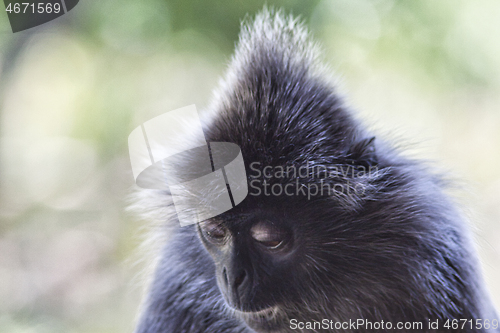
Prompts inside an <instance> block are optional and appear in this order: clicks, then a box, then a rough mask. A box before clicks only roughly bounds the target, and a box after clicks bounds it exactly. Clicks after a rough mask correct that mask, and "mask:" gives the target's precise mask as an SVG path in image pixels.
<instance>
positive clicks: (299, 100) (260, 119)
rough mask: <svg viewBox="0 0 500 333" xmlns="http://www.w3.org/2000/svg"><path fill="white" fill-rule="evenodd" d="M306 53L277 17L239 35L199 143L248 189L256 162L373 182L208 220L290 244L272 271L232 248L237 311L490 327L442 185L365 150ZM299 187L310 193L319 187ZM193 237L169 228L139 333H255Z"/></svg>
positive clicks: (464, 236) (245, 207) (306, 44)
mask: <svg viewBox="0 0 500 333" xmlns="http://www.w3.org/2000/svg"><path fill="white" fill-rule="evenodd" d="M315 52H316V51H315V46H314V45H313V44H312V43H311V42H310V41H309V37H308V36H307V32H306V31H305V30H304V28H303V27H302V26H301V25H300V24H298V23H297V22H295V21H293V20H292V19H291V18H284V17H283V16H282V15H281V14H270V13H268V12H267V11H264V12H263V13H262V14H260V15H259V16H258V17H257V19H256V20H255V21H254V22H253V23H251V24H247V25H244V28H243V32H242V36H241V38H240V43H239V47H238V49H237V51H236V55H235V57H234V59H233V62H232V65H231V67H230V71H229V72H228V75H227V77H226V80H225V81H224V82H223V83H222V88H221V90H220V92H219V94H218V96H217V98H216V99H215V102H214V103H213V105H212V106H211V110H212V111H214V112H213V113H212V116H211V117H209V118H210V119H209V120H207V122H206V135H207V139H208V141H217V142H233V143H236V144H238V145H239V146H240V147H241V150H242V153H243V157H244V159H245V163H246V168H247V175H248V176H249V181H251V180H253V179H254V178H252V177H251V176H252V175H253V172H252V170H251V169H250V163H252V162H256V161H257V162H260V163H261V165H262V166H264V165H270V166H278V165H281V166H297V167H298V166H301V165H305V164H307V163H309V164H310V165H327V166H329V167H330V168H333V166H345V167H347V166H349V167H350V168H355V169H356V170H358V169H359V168H362V167H369V166H376V170H377V171H374V172H373V173H371V174H370V175H366V176H363V177H352V176H349V175H345V174H342V173H339V174H338V177H335V178H333V179H329V180H328V181H330V182H339V183H342V184H348V185H347V186H350V187H353V186H355V185H356V184H358V183H359V184H362V186H363V188H364V189H365V190H366V191H365V192H364V193H362V194H358V195H341V194H340V195H336V196H331V197H325V196H317V197H314V198H311V199H310V200H307V198H305V197H303V196H301V195H299V196H294V197H286V196H264V195H260V196H253V195H249V196H248V197H247V198H246V199H245V200H244V201H243V202H242V203H241V204H240V205H239V206H237V207H236V208H235V209H233V210H231V211H229V212H227V213H225V214H223V215H221V216H219V217H218V219H220V220H221V221H223V223H224V224H225V225H227V226H228V227H229V228H233V229H234V230H236V229H235V228H240V229H241V228H244V227H243V226H244V225H245V223H252V222H253V221H256V220H259V219H262V218H265V219H276V220H279V221H280V222H279V223H284V224H287V225H289V226H290V228H292V230H293V234H294V235H295V240H294V247H295V251H294V253H293V257H292V260H288V261H287V260H283V261H282V262H280V263H276V262H273V261H271V260H269V259H266V258H260V257H259V254H257V253H256V252H255V250H253V249H252V248H247V247H244V246H241V247H238V249H237V252H236V255H237V256H240V259H239V260H241V261H243V262H244V263H243V264H248V265H253V266H252V267H253V271H252V281H253V289H252V290H251V291H249V295H250V296H249V298H248V302H247V303H246V304H244V305H242V307H243V308H245V309H246V310H259V309H261V308H263V307H264V306H267V305H274V304H278V310H277V314H276V317H275V319H274V321H272V322H271V323H270V324H269V326H268V327H269V330H271V329H272V328H273V329H274V328H275V329H276V331H278V332H292V331H293V332H297V331H298V330H291V329H290V328H289V326H290V325H289V319H292V318H295V319H297V320H298V321H312V320H319V321H320V320H322V319H324V318H326V319H329V320H334V321H348V320H349V319H353V320H356V319H358V318H364V319H369V320H371V321H373V322H375V321H382V320H383V321H385V322H387V321H391V322H393V323H396V322H399V321H404V322H412V321H421V322H423V323H424V329H425V328H426V325H427V323H428V320H431V321H434V320H436V319H439V320H440V321H441V324H442V323H444V321H445V320H446V319H478V318H479V319H490V320H491V319H495V316H496V314H495V312H494V309H493V307H492V305H491V303H490V301H489V297H488V295H487V294H486V292H485V290H484V289H483V281H482V278H481V276H480V273H479V272H480V269H479V267H478V260H477V259H476V255H475V253H474V247H473V245H472V244H471V242H470V236H469V231H468V230H467V226H466V223H465V222H464V219H463V218H462V217H461V216H460V214H459V212H458V210H457V209H456V208H455V207H454V204H453V203H452V202H451V201H450V200H449V198H448V197H447V196H446V195H445V194H444V192H443V191H444V189H443V188H444V187H445V185H444V182H443V181H442V180H441V178H440V177H438V176H436V175H434V174H433V173H432V172H430V171H429V170H427V169H426V168H425V167H423V166H422V165H421V164H420V163H418V162H416V161H413V160H410V159H407V158H404V157H402V156H401V155H400V154H399V153H397V152H396V151H395V150H393V149H391V148H389V147H388V146H386V145H385V144H384V143H383V142H382V141H381V140H379V139H375V140H373V135H371V134H370V133H368V132H367V131H366V130H365V129H364V128H363V127H361V126H360V125H359V124H358V123H357V121H356V120H355V119H354V118H353V117H352V115H351V113H350V112H349V110H348V108H346V107H345V106H344V105H343V103H342V101H341V100H340V98H339V97H338V94H337V93H336V92H335V90H334V89H333V88H332V84H330V83H329V82H328V81H327V80H326V79H324V78H323V77H322V76H321V72H322V71H323V70H322V68H321V66H320V65H318V62H317V60H316V58H315ZM268 181H269V183H270V184H273V183H275V182H286V181H288V182H293V181H295V179H287V180H283V179H270V180H268ZM299 181H300V184H304V185H307V184H312V183H316V184H317V183H318V182H319V181H320V179H318V178H314V177H306V178H301V179H300V180H299ZM250 191H252V190H251V189H250ZM171 223H175V221H174V222H171ZM196 229H197V226H195V225H192V226H188V227H184V228H180V227H178V228H174V230H173V231H172V233H173V234H172V236H171V238H170V240H169V242H168V243H167V244H166V245H165V246H164V248H163V250H162V254H161V260H160V262H159V264H158V267H157V270H156V273H155V278H154V281H153V283H152V286H151V289H150V292H149V296H148V298H147V301H146V304H145V306H146V307H145V311H144V313H143V314H142V318H141V320H140V323H139V325H138V328H137V331H136V332H137V333H159V332H166V333H171V332H172V333H181V332H186V333H188V332H189V333H194V332H196V333H224V332H253V331H252V330H251V329H250V328H248V327H247V326H246V324H245V323H244V321H243V320H242V319H241V318H240V315H239V314H238V313H237V312H234V311H232V310H230V309H229V308H228V306H227V305H226V301H225V300H224V298H223V297H222V295H221V292H220V290H219V288H218V286H217V282H216V273H215V265H214V260H213V259H212V257H211V256H210V255H209V253H208V252H207V251H206V249H205V248H204V246H203V244H202V242H201V241H200V238H199V237H200V236H199V235H198V234H197V232H196ZM233 229H231V230H233ZM240 229H238V230H240ZM241 230H243V229H241ZM280 265H281V266H280ZM259 288H260V289H259ZM344 331H345V332H351V330H344ZM394 331H396V330H394ZM400 331H401V330H400ZM426 331H427V330H426ZM430 331H431V330H429V332H430ZM440 331H446V330H444V329H443V328H442V327H441V329H440ZM493 331H494V330H489V331H488V332H493ZM304 332H306V330H304ZM358 332H364V330H358ZM456 332H483V330H480V329H472V330H471V329H463V330H461V329H459V330H456Z"/></svg>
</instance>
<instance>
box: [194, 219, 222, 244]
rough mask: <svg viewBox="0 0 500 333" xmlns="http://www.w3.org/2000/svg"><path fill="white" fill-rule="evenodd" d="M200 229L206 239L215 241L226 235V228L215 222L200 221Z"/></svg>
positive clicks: (220, 240) (217, 241) (219, 240)
mask: <svg viewBox="0 0 500 333" xmlns="http://www.w3.org/2000/svg"><path fill="white" fill-rule="evenodd" d="M200 229H201V231H202V232H203V234H204V235H205V237H206V238H207V239H208V240H210V241H212V242H215V243H220V242H222V241H224V239H225V238H226V236H227V229H226V228H225V227H224V226H223V225H222V224H220V223H217V222H203V223H200Z"/></svg>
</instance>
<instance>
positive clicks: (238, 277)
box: [233, 269, 247, 290]
mask: <svg viewBox="0 0 500 333" xmlns="http://www.w3.org/2000/svg"><path fill="white" fill-rule="evenodd" d="M246 277H247V272H246V271H245V270H244V269H243V270H241V271H239V272H238V274H237V275H236V277H235V278H234V283H233V288H234V290H238V289H239V288H240V286H241V285H242V284H243V282H244V281H245V279H246Z"/></svg>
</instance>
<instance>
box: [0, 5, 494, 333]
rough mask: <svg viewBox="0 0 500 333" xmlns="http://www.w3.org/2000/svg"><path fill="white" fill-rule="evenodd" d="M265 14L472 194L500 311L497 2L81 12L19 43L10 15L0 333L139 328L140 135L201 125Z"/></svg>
mask: <svg viewBox="0 0 500 333" xmlns="http://www.w3.org/2000/svg"><path fill="white" fill-rule="evenodd" d="M264 3H267V5H268V7H275V8H284V10H285V12H287V13H293V14H294V15H300V16H301V17H302V18H303V19H304V20H305V21H306V23H307V25H308V26H310V27H311V30H312V32H313V34H314V35H315V37H316V39H317V40H318V42H319V43H320V44H321V45H322V46H323V49H324V51H325V52H324V58H325V61H326V62H327V63H328V64H329V65H330V66H331V67H333V68H334V69H335V71H336V72H337V74H338V75H339V76H340V77H341V79H342V80H341V82H340V90H341V91H343V90H347V92H348V96H349V101H350V102H351V104H352V106H353V108H354V109H355V110H360V111H357V112H359V116H360V117H362V118H363V119H364V120H365V121H366V122H367V123H368V125H370V126H371V127H374V128H377V127H378V128H379V129H383V131H382V133H386V136H387V137H389V138H394V137H396V138H399V137H404V138H413V139H414V140H415V141H417V142H423V144H421V145H420V146H419V148H418V149H416V150H415V154H417V155H418V154H420V155H419V156H423V157H425V158H434V159H437V160H439V162H440V165H444V167H446V168H449V169H452V170H455V171H456V173H457V174H458V175H460V176H463V178H465V179H466V180H467V181H469V182H471V183H472V186H471V188H473V189H474V192H475V193H476V194H475V195H470V194H465V195H464V197H459V198H458V199H457V200H463V201H464V202H465V203H466V205H467V206H470V207H474V208H476V207H477V211H478V212H477V213H475V214H472V213H471V214H470V215H471V219H472V221H473V223H474V225H475V227H476V228H477V230H478V231H477V232H476V233H477V240H478V243H479V249H480V255H481V258H482V260H483V262H484V263H485V265H484V268H485V272H486V278H487V280H488V282H489V284H490V288H491V290H492V291H493V293H494V296H495V299H496V300H497V302H500V286H499V284H498V282H497V281H498V280H499V279H500V269H499V268H500V247H499V245H498V244H500V223H499V221H500V175H499V174H498V170H497V169H498V167H497V165H498V164H499V163H500V110H499V108H500V20H498V17H500V2H498V1H497V0H479V1H476V0H441V1H433V0H420V1H399V0H322V1H319V0H318V1H299V0H291V1H285V0H279V1H242V0H237V1H230V0H223V1H201V0H187V1H186V0H185V1H181V0H169V1H164V0H149V1H136V0H120V1H118V0H103V1H80V3H79V5H78V6H77V7H76V8H75V9H73V10H72V11H71V12H69V13H68V14H67V15H64V16H63V17H61V18H59V19H57V20H55V21H52V22H50V23H47V24H45V25H43V26H40V27H37V28H34V29H30V30H27V31H24V32H20V33H17V34H12V33H11V32H10V31H9V27H8V21H7V20H6V15H4V14H0V61H1V65H2V67H1V68H2V71H1V72H0V280H1V283H0V300H1V301H0V332H8V333H12V332H110V333H111V332H123V331H131V330H132V328H133V320H132V318H134V316H135V314H136V313H137V309H138V306H139V302H140V296H141V290H142V287H143V285H144V283H143V281H142V280H141V278H140V273H138V272H140V271H141V270H142V269H143V268H144V267H146V266H148V263H147V262H146V263H142V264H138V265H137V266H136V265H135V264H134V263H135V262H136V261H137V260H138V258H140V257H142V256H143V252H142V250H139V249H138V246H139V244H140V243H141V241H142V239H141V235H142V230H143V229H144V226H145V225H146V224H147V221H140V220H138V219H137V218H136V217H133V216H130V215H129V214H127V213H126V212H125V211H124V207H125V205H126V199H125V198H126V195H127V193H128V192H129V190H130V187H132V186H133V178H132V175H131V170H130V165H129V160H128V151H127V137H128V134H129V133H130V132H131V130H132V129H134V128H135V127H136V126H138V125H139V124H141V123H142V122H144V121H145V120H148V119H150V118H152V117H154V116H156V115H159V114H162V113H164V112H166V111H169V110H174V109H176V108H179V107H182V106H185V105H189V104H196V105H197V107H198V109H199V110H202V109H203V108H204V107H205V106H206V105H207V104H208V101H209V99H210V96H211V91H212V89H213V88H214V87H216V85H217V80H218V78H219V77H220V76H221V75H222V73H223V71H224V68H225V65H226V64H227V62H228V60H229V58H230V56H231V52H232V50H233V48H234V44H235V42H236V41H237V34H238V31H239V26H240V22H241V21H242V20H243V19H245V17H247V15H249V16H250V17H251V16H253V15H255V13H256V12H258V11H259V10H260V9H261V8H262V7H263V5H264ZM2 15H3V16H2ZM380 124H383V126H381V125H380ZM381 135H383V134H381ZM429 141H431V143H429ZM410 148H411V147H410ZM412 152H413V151H412ZM464 206H465V205H464ZM137 275H139V277H137Z"/></svg>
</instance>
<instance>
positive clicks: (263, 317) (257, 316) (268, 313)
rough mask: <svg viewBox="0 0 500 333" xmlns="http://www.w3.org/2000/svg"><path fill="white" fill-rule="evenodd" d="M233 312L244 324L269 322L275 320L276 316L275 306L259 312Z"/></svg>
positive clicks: (276, 308) (276, 309)
mask: <svg viewBox="0 0 500 333" xmlns="http://www.w3.org/2000/svg"><path fill="white" fill-rule="evenodd" d="M234 311H235V312H236V314H237V315H238V316H239V317H241V318H242V319H243V320H245V321H246V322H260V323H263V322H269V321H273V320H274V319H276V317H277V315H278V307H277V306H271V307H268V308H265V309H263V310H259V311H241V310H236V309H234Z"/></svg>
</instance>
